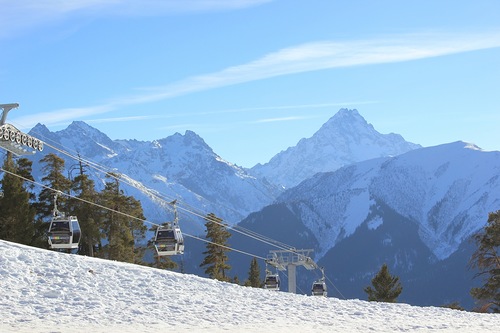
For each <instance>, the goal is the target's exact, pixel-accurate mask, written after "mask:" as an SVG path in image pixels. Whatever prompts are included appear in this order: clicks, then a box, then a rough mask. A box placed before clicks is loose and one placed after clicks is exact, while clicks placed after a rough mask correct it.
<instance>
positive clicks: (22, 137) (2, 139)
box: [0, 103, 43, 156]
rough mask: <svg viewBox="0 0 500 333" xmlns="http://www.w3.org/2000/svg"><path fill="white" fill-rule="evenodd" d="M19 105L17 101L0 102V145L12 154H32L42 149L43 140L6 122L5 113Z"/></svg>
mask: <svg viewBox="0 0 500 333" xmlns="http://www.w3.org/2000/svg"><path fill="white" fill-rule="evenodd" d="M18 107H19V104H18V103H9V104H0V109H2V117H1V118H0V147H1V148H3V149H5V150H7V151H10V152H11V153H13V154H14V155H18V156H19V155H32V154H34V153H35V152H36V151H42V150H43V141H41V140H38V139H37V138H34V137H32V136H31V135H29V134H26V133H23V132H21V131H20V130H18V129H17V128H16V127H15V126H14V125H11V124H7V123H6V120H7V114H8V113H9V111H10V110H12V109H16V108H18Z"/></svg>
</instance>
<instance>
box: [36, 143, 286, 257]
mask: <svg viewBox="0 0 500 333" xmlns="http://www.w3.org/2000/svg"><path fill="white" fill-rule="evenodd" d="M45 145H46V146H48V147H50V148H52V149H54V150H56V151H58V152H60V153H61V154H64V155H66V156H68V157H70V158H72V159H74V160H77V161H83V162H85V163H86V164H87V165H88V166H89V167H91V168H95V169H96V170H98V171H100V172H103V173H106V175H108V176H110V177H111V178H114V179H115V180H117V181H121V182H123V183H125V184H127V185H129V186H131V187H133V188H135V189H137V190H139V191H141V192H142V193H144V194H147V195H148V196H150V197H154V198H155V199H157V200H162V201H163V200H165V199H163V198H162V197H160V196H159V195H158V194H156V193H154V192H156V191H154V190H151V189H149V188H147V187H146V186H144V185H142V186H140V187H138V186H137V185H136V184H135V183H137V181H135V180H133V179H132V178H130V177H129V176H127V175H125V174H119V175H120V176H121V177H120V176H117V173H116V172H113V171H114V170H112V169H109V168H108V167H106V166H103V165H101V164H98V163H96V162H92V161H90V160H87V159H84V158H82V157H81V156H75V155H72V154H71V153H69V152H67V151H64V150H62V149H60V148H57V147H55V146H53V145H51V144H47V143H45ZM132 180H133V181H132ZM165 197H167V198H168V196H165ZM167 200H170V201H172V200H176V199H175V198H168V199H167ZM179 209H180V210H182V211H184V212H186V213H189V214H191V215H194V216H196V217H200V218H202V219H206V215H203V213H198V212H195V211H194V210H190V209H187V208H183V207H180V206H179ZM212 222H214V223H216V224H219V225H221V226H224V227H225V228H227V229H231V230H234V231H235V232H237V233H240V234H242V235H244V236H247V237H250V238H253V239H255V240H257V241H260V242H263V243H265V244H268V245H271V246H273V247H276V248H278V249H281V250H285V251H287V250H290V251H293V250H292V249H294V247H292V246H290V245H287V244H284V243H282V242H278V241H276V240H273V239H272V238H269V237H266V236H263V235H260V234H258V233H256V232H253V231H251V233H249V232H245V231H242V230H239V229H240V228H241V229H243V230H245V228H242V227H239V226H236V225H235V226H228V225H226V224H223V223H220V222H217V221H212ZM278 244H282V245H278Z"/></svg>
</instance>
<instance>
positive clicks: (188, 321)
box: [0, 240, 500, 333]
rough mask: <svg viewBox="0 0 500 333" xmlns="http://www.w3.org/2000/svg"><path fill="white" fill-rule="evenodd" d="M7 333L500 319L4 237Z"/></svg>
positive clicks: (358, 328)
mask: <svg viewBox="0 0 500 333" xmlns="http://www.w3.org/2000/svg"><path fill="white" fill-rule="evenodd" d="M0 290H1V291H2V295H1V297H0V313H1V316H0V332H2V333H8V332H22V333H24V332H40V333H45V332H47V333H49V332H51V333H56V332H76V333H78V332H95V333H99V332H124V333H128V332H134V333H137V332H148V333H155V332H167V331H169V332H172V331H175V332H275V333H282V332H283V333H284V332H286V333H294V332H300V333H308V332H344V333H345V332H347V333H348V332H467V333H474V332H498V329H499V327H500V315H499V314H479V313H471V312H464V311H457V310H451V309H444V308H437V307H416V306H410V305H407V304H389V303H376V302H366V301H361V300H339V299H336V298H324V297H313V296H305V295H294V294H289V293H285V292H272V291H268V290H264V289H257V288H250V287H241V286H237V285H234V284H230V283H222V282H219V281H215V280H210V279H206V278H201V277H197V276H194V275H185V274H180V273H175V272H169V271H165V270H159V269H154V268H149V267H143V266H137V265H133V264H127V263H121V262H115V261H108V260H102V259H97V258H90V257H83V256H78V255H72V254H63V253H58V252H54V251H49V250H43V249H37V248H32V247H28V246H24V245H19V244H15V243H11V242H7V241H3V240H0Z"/></svg>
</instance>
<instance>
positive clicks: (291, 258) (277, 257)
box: [266, 249, 318, 294]
mask: <svg viewBox="0 0 500 333" xmlns="http://www.w3.org/2000/svg"><path fill="white" fill-rule="evenodd" d="M313 251H314V250H312V249H306V250H296V249H290V250H271V251H269V255H268V257H267V260H266V263H267V264H269V265H271V266H274V267H276V269H277V270H280V271H284V270H287V271H288V292H290V293H294V294H295V293H296V292H297V266H304V267H305V268H306V269H307V270H313V269H316V268H318V265H317V264H316V263H315V262H314V260H312V259H311V257H310V254H311V253H312V252H313Z"/></svg>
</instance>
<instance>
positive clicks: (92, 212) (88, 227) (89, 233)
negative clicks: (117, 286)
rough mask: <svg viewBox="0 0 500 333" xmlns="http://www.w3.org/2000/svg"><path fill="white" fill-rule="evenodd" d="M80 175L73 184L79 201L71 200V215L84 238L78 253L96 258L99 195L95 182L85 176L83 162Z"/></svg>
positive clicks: (98, 232)
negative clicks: (76, 220)
mask: <svg viewBox="0 0 500 333" xmlns="http://www.w3.org/2000/svg"><path fill="white" fill-rule="evenodd" d="M79 171H80V173H79V175H78V176H76V177H75V178H74V179H73V181H72V182H71V189H72V191H73V193H72V194H73V195H74V196H75V197H76V198H78V199H70V200H69V201H70V211H71V215H75V216H76V217H77V218H78V221H79V223H80V228H81V230H82V236H81V239H80V244H79V249H78V253H79V254H82V255H86V256H91V257H93V256H94V248H95V247H96V246H97V244H99V242H100V239H101V235H100V230H99V223H100V221H99V219H100V216H99V211H98V210H97V209H95V208H94V206H93V203H94V204H95V203H96V202H97V197H98V193H97V191H96V190H95V186H94V181H93V180H92V179H90V178H89V176H88V175H86V174H85V172H84V168H83V165H82V162H81V161H80V162H79Z"/></svg>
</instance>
